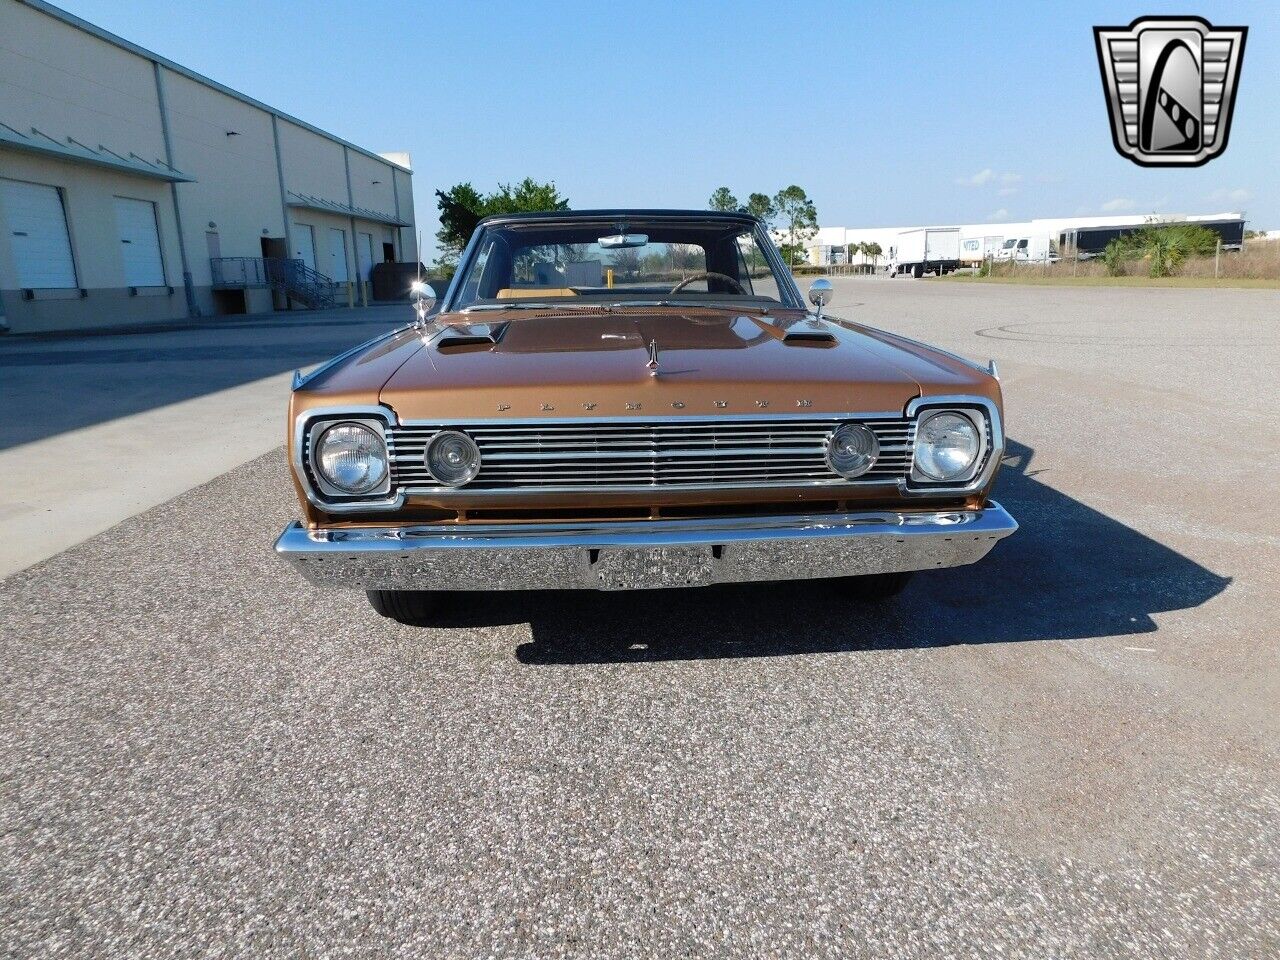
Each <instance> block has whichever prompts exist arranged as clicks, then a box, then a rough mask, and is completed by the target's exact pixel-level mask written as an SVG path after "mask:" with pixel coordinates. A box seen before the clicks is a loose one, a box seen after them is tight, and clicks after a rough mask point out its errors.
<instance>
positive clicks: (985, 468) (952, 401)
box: [898, 394, 1004, 497]
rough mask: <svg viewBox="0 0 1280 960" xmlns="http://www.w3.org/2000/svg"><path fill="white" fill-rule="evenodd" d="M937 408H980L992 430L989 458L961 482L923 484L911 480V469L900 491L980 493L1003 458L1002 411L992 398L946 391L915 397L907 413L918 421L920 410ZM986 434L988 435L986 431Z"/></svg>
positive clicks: (912, 493)
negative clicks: (964, 481) (946, 392)
mask: <svg viewBox="0 0 1280 960" xmlns="http://www.w3.org/2000/svg"><path fill="white" fill-rule="evenodd" d="M935 408H937V409H949V410H957V411H959V412H967V413H972V411H973V410H975V409H977V410H981V411H982V412H983V414H984V415H985V416H986V418H987V422H986V427H987V430H989V431H990V433H991V438H990V443H989V445H988V449H987V455H986V460H985V461H979V462H981V463H982V466H981V467H980V468H979V469H978V473H977V474H976V475H975V476H974V478H973V479H972V480H970V481H968V482H967V483H964V484H962V485H949V484H939V483H929V485H928V486H920V483H921V482H922V481H918V480H917V481H913V480H911V479H909V478H910V472H908V479H904V480H900V481H898V490H899V491H900V492H901V493H902V495H903V496H905V497H938V496H946V497H954V496H966V495H968V494H970V493H977V492H978V491H979V490H981V489H982V488H983V487H985V486H986V485H987V484H988V483H989V482H990V481H991V478H992V477H993V476H995V473H996V470H998V469H999V468H1000V459H1001V457H1003V456H1004V424H1003V422H1002V421H1001V419H1000V410H999V408H998V407H997V406H996V404H995V403H994V402H993V401H991V400H989V399H988V398H986V397H976V396H971V395H968V394H945V395H942V396H936V397H916V398H915V399H914V400H912V401H911V402H910V403H908V404H907V409H906V415H907V418H908V419H909V420H912V421H914V422H916V423H918V422H919V413H920V411H921V410H925V409H935ZM983 433H984V435H985V433H986V430H984V431H983ZM914 463H915V460H914V458H913V459H912V465H913V467H914Z"/></svg>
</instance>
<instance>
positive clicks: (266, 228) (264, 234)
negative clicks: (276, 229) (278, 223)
mask: <svg viewBox="0 0 1280 960" xmlns="http://www.w3.org/2000/svg"><path fill="white" fill-rule="evenodd" d="M269 233H271V228H270V227H263V228H262V235H263V236H264V237H265V236H267V235H268V234H269Z"/></svg>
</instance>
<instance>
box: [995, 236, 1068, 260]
mask: <svg viewBox="0 0 1280 960" xmlns="http://www.w3.org/2000/svg"><path fill="white" fill-rule="evenodd" d="M995 259H997V260H1012V261H1014V262H1015V263H1055V262H1057V260H1058V250H1057V244H1055V243H1054V242H1053V241H1052V240H1050V239H1049V238H1048V237H1043V236H1041V237H1009V238H1008V239H1006V240H1005V242H1004V244H1003V245H1002V246H1001V247H1000V249H999V250H997V251H996V255H995Z"/></svg>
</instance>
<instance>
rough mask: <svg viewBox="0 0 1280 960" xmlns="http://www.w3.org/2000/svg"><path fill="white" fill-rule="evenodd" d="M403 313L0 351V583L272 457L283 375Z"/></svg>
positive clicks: (251, 320)
mask: <svg viewBox="0 0 1280 960" xmlns="http://www.w3.org/2000/svg"><path fill="white" fill-rule="evenodd" d="M407 310H408V308H407V307H404V306H403V305H398V306H392V307H375V308H370V309H367V310H333V311H324V312H317V313H284V314H274V315H270V316H261V317H245V318H219V319H218V320H216V321H209V322H206V323H201V324H177V325H174V326H172V327H165V328H162V329H160V330H156V331H146V332H141V331H140V332H136V333H123V334H122V333H120V332H118V331H104V332H102V333H98V334H90V335H77V336H71V335H58V336H47V337H14V338H11V339H10V338H3V339H0V407H2V408H3V409H4V410H6V411H12V414H11V415H6V416H5V417H4V418H2V419H0V476H3V477H5V478H6V480H5V482H4V483H3V484H2V485H0V524H3V527H4V530H5V537H4V538H3V540H0V577H4V576H7V575H8V574H10V573H14V572H16V571H18V570H21V569H23V568H24V567H26V566H29V565H30V564H32V563H35V562H36V561H38V560H42V559H44V558H45V557H50V556H53V555H54V554H56V553H59V552H61V551H63V550H65V549H66V548H67V547H70V546H72V545H73V544H76V543H79V542H81V541H83V540H85V539H86V538H88V537H90V536H93V535H94V534H96V533H99V532H101V531H103V530H106V529H108V528H109V527H111V526H113V525H114V524H116V523H119V522H120V521H121V520H123V519H125V518H126V517H130V516H133V515H134V514H136V513H139V512H141V511H143V510H146V509H148V508H150V507H153V506H155V505H156V504H159V503H163V502H164V501H166V500H168V499H170V498H171V497H175V496H177V495H178V494H180V493H182V492H184V491H186V490H190V489H191V488H192V487H194V486H198V485H199V484H201V483H204V482H206V481H207V480H211V479H212V478H214V477H216V476H218V475H219V474H222V473H225V472H226V471H227V470H230V469H231V468H232V467H234V466H237V465H238V464H241V463H244V462H246V461H248V460H252V459H254V458H255V457H258V456H261V455H262V454H263V453H266V452H267V451H268V450H271V449H273V448H274V447H276V446H279V444H280V443H281V442H282V441H283V438H284V436H285V429H286V426H285V419H286V418H285V408H286V404H287V403H288V395H289V380H290V376H291V372H292V370H293V369H294V368H296V367H299V366H309V365H311V364H314V363H316V362H319V361H321V360H324V359H326V358H327V357H328V356H330V355H332V354H334V353H338V352H340V351H342V350H344V349H346V348H347V347H350V346H353V345H355V344H356V343H359V342H360V341H362V340H366V339H368V338H369V337H371V336H374V335H375V334H377V333H379V332H381V331H383V330H386V329H388V328H389V327H391V326H393V325H397V324H400V323H403V322H404V320H405V318H406V316H407Z"/></svg>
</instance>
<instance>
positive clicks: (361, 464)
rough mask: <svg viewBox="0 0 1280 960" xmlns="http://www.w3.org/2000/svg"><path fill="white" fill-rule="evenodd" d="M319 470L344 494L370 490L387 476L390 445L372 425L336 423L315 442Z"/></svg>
mask: <svg viewBox="0 0 1280 960" xmlns="http://www.w3.org/2000/svg"><path fill="white" fill-rule="evenodd" d="M314 462H315V467H316V472H317V473H319V474H320V476H321V477H322V478H323V479H324V480H325V482H326V483H328V484H329V485H330V486H332V487H333V488H334V489H335V490H340V491H341V492H342V493H348V494H352V495H358V494H361V493H369V492H370V491H371V490H376V489H377V488H378V487H379V486H381V485H382V482H383V481H384V480H386V478H387V447H386V444H385V443H383V442H382V437H380V436H378V432H377V431H376V430H374V429H373V428H372V427H367V426H365V425H364V424H363V423H335V424H334V425H333V426H332V427H329V428H328V429H327V430H325V431H324V433H322V434H320V439H319V440H317V441H316V451H315V457H314Z"/></svg>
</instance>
